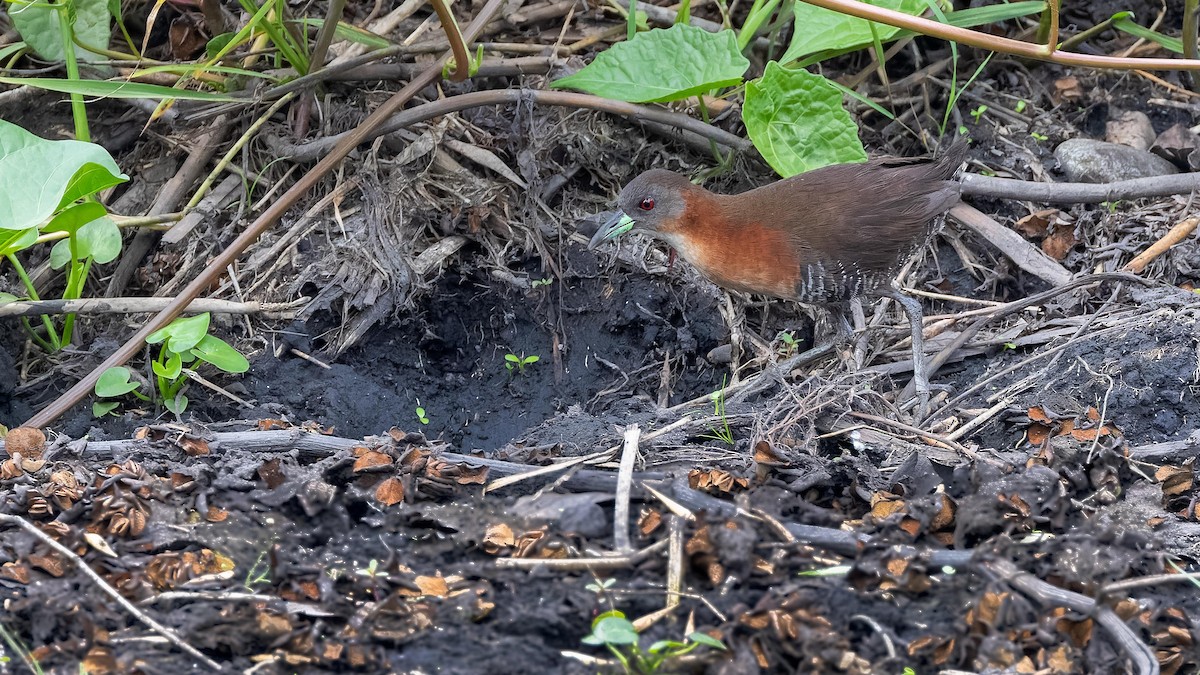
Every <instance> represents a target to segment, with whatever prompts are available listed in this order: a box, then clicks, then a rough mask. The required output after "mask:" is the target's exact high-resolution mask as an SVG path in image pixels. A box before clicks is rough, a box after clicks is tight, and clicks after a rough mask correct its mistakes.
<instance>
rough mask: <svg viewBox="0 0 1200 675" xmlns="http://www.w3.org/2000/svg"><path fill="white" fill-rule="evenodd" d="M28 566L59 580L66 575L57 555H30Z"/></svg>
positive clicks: (65, 569) (65, 570) (64, 566)
mask: <svg viewBox="0 0 1200 675" xmlns="http://www.w3.org/2000/svg"><path fill="white" fill-rule="evenodd" d="M29 564H30V565H32V566H34V567H36V568H38V569H40V570H41V571H43V572H45V573H46V574H49V575H50V576H52V577H54V578H56V579H57V578H59V577H61V576H62V575H64V574H66V572H67V568H66V565H64V564H63V561H62V559H61V558H59V557H58V554H57V553H47V554H46V555H37V554H31V555H30V556H29Z"/></svg>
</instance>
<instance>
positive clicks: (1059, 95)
mask: <svg viewBox="0 0 1200 675" xmlns="http://www.w3.org/2000/svg"><path fill="white" fill-rule="evenodd" d="M1081 98H1083V87H1082V86H1080V84H1079V78H1077V77H1075V76H1074V75H1070V76H1067V77H1061V78H1059V79H1057V80H1055V81H1054V91H1053V92H1051V94H1050V100H1052V101H1053V102H1054V105H1061V104H1063V103H1067V102H1072V101H1078V100H1079V99H1081Z"/></svg>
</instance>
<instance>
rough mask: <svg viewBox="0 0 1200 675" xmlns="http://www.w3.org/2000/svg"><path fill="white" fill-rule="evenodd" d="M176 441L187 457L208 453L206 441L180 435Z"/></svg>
mask: <svg viewBox="0 0 1200 675" xmlns="http://www.w3.org/2000/svg"><path fill="white" fill-rule="evenodd" d="M176 443H178V444H179V447H181V448H183V452H184V454H186V455H187V456H188V457H201V456H203V455H207V454H208V453H209V449H208V441H206V440H204V439H203V438H196V437H194V436H182V437H181V438H180V439H179V440H178V441H176Z"/></svg>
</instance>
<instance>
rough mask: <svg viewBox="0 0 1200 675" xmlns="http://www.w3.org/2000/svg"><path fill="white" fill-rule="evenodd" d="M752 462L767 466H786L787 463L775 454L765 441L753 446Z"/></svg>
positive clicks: (773, 449)
mask: <svg viewBox="0 0 1200 675" xmlns="http://www.w3.org/2000/svg"><path fill="white" fill-rule="evenodd" d="M754 461H755V462H757V463H759V464H766V465H768V466H786V465H787V462H785V461H784V460H783V459H782V458H780V457H779V455H778V454H776V452H775V448H773V447H771V444H770V443H768V442H766V441H759V442H757V443H755V444H754Z"/></svg>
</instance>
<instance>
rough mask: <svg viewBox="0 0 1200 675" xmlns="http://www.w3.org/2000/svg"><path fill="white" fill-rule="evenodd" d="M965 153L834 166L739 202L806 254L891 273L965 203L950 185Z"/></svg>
mask: <svg viewBox="0 0 1200 675" xmlns="http://www.w3.org/2000/svg"><path fill="white" fill-rule="evenodd" d="M962 149H963V148H962V147H961V146H959V147H957V148H956V147H952V148H951V150H950V151H949V152H947V153H946V154H944V155H942V156H940V157H938V158H936V159H916V160H913V159H876V160H872V161H870V162H866V163H864V164H839V165H835V166H829V167H825V168H822V169H817V170H815V171H810V172H807V173H803V174H800V175H798V176H794V177H792V178H789V179H787V180H783V181H779V182H777V183H772V184H771V185H767V186H765V187H761V188H758V189H756V190H752V191H750V192H746V193H742V194H740V195H736V196H735V197H734V198H733V199H736V200H737V201H738V202H740V204H739V206H738V208H743V209H753V211H750V212H755V213H757V216H758V217H757V218H756V220H758V219H761V222H762V223H763V224H764V225H768V226H770V227H777V228H780V229H783V230H785V231H787V233H788V236H789V238H790V239H791V241H793V242H794V244H795V246H796V249H797V251H798V252H801V253H802V254H804V253H810V254H811V255H812V256H814V257H815V258H817V259H822V260H824V261H826V264H838V263H844V264H848V263H851V262H853V263H854V264H856V265H858V266H859V268H860V269H862V270H864V271H866V272H869V273H884V272H887V271H889V270H891V269H892V268H894V266H895V264H896V261H897V259H898V258H899V257H902V256H903V255H904V254H905V253H907V252H908V251H909V250H910V249H911V247H912V246H913V245H914V244H919V243H921V242H922V241H924V238H925V235H926V233H927V232H928V228H929V225H930V223H931V222H932V221H933V220H934V218H935V217H936V216H938V215H940V214H942V213H944V212H945V211H946V210H947V209H949V208H950V207H951V206H953V205H954V203H955V202H957V201H958V197H959V185H958V183H957V182H955V181H951V180H949V179H950V178H951V177H952V176H953V175H954V172H955V171H956V170H957V168H958V166H959V165H960V164H961V162H962V156H963V154H962ZM751 205H753V206H751Z"/></svg>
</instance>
